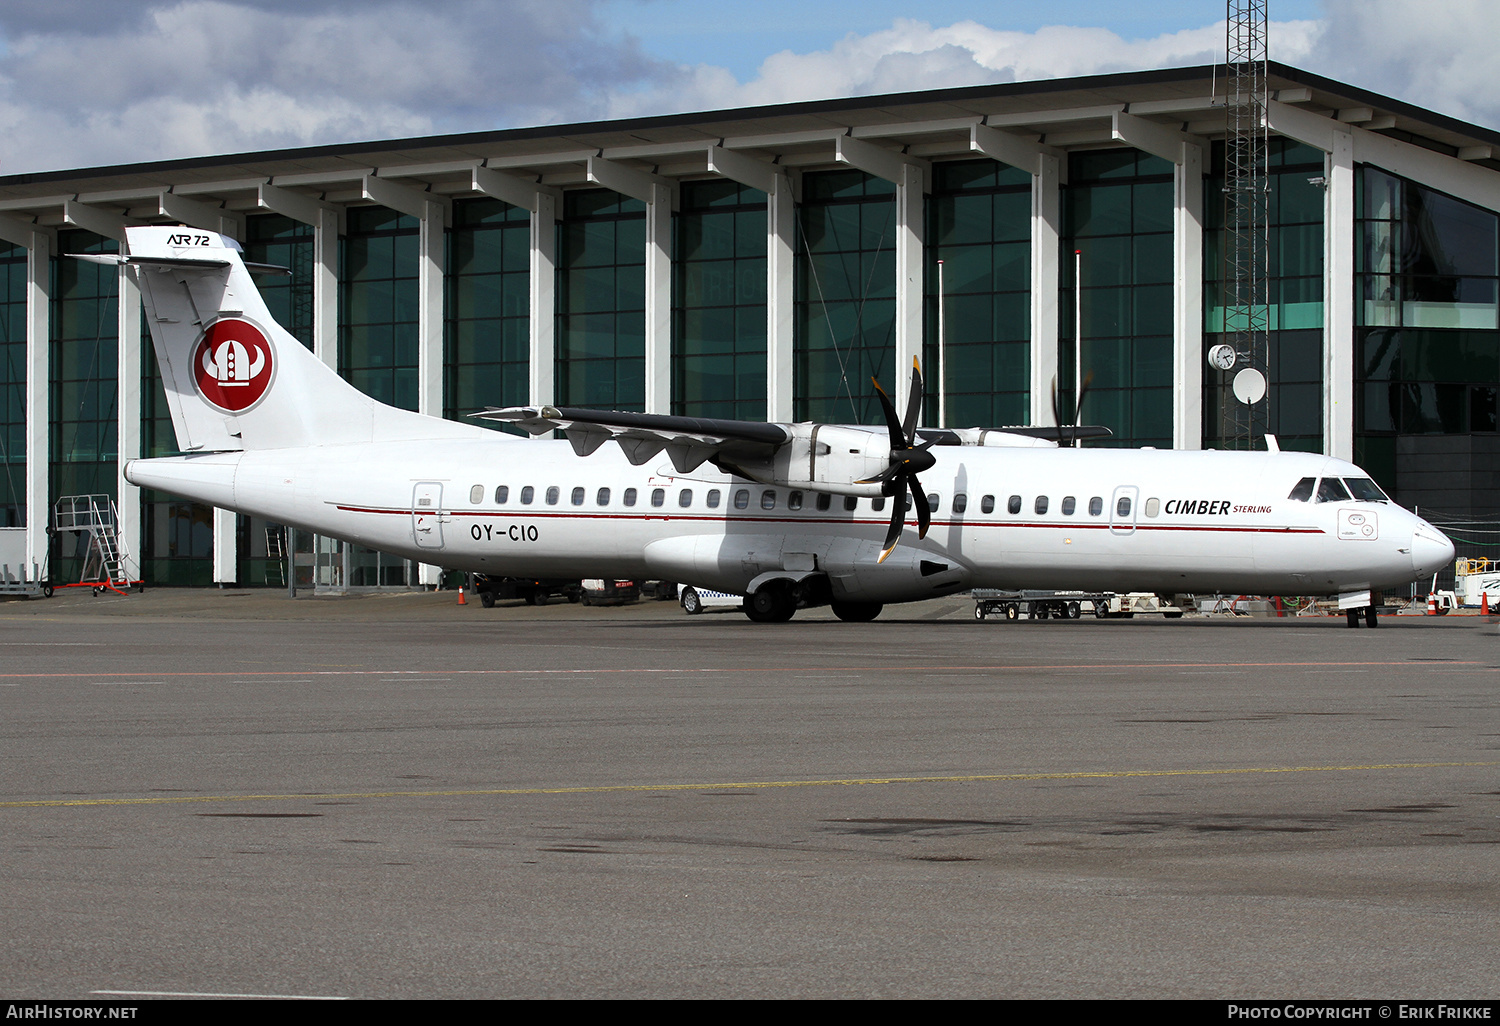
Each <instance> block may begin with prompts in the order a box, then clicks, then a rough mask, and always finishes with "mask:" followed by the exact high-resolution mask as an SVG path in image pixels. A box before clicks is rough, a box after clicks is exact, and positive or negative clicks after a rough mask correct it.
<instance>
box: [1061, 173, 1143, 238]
mask: <svg viewBox="0 0 1500 1026" xmlns="http://www.w3.org/2000/svg"><path fill="white" fill-rule="evenodd" d="M1064 205H1065V206H1066V208H1067V214H1068V219H1067V224H1068V230H1067V234H1068V235H1070V236H1073V237H1087V236H1095V235H1124V234H1127V233H1128V232H1129V231H1130V186H1129V185H1092V186H1083V187H1076V188H1075V187H1071V186H1070V187H1069V188H1068V189H1067V190H1066V192H1065V193H1064Z"/></svg>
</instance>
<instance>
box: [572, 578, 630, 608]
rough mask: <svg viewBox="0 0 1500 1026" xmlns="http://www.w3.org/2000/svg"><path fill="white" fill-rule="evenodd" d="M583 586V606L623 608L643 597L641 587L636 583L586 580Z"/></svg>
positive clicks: (595, 579) (597, 579) (596, 579)
mask: <svg viewBox="0 0 1500 1026" xmlns="http://www.w3.org/2000/svg"><path fill="white" fill-rule="evenodd" d="M582 584H583V604H584V605H586V606H623V605H627V604H629V603H631V602H637V601H639V600H640V597H641V586H640V584H639V583H638V582H636V581H616V580H601V579H599V578H584V580H583V582H582Z"/></svg>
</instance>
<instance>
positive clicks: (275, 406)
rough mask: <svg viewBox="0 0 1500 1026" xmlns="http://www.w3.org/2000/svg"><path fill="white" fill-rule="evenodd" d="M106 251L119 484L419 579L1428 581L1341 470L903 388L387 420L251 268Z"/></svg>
mask: <svg viewBox="0 0 1500 1026" xmlns="http://www.w3.org/2000/svg"><path fill="white" fill-rule="evenodd" d="M126 235H127V247H128V253H127V254H126V255H120V256H94V257H92V258H91V259H94V260H102V261H109V262H123V263H124V264H126V266H127V267H128V268H129V270H130V272H131V273H132V274H133V275H134V277H135V280H136V281H137V283H138V284H139V286H140V290H141V294H142V297H143V299H144V302H145V307H146V313H147V317H148V319H149V323H150V326H151V336H152V341H153V343H154V344H155V347H156V356H157V360H158V362H159V363H160V366H161V372H162V376H163V378H164V383H165V386H166V397H167V402H168V405H169V406H170V407H171V411H172V425H173V427H174V428H175V430H176V433H177V442H178V445H179V447H180V448H181V450H182V453H183V454H182V455H179V456H171V457H165V458H160V459H137V460H132V461H130V463H128V464H127V466H126V468H125V476H126V478H127V479H128V480H130V481H131V482H133V483H134V484H137V485H141V486H145V487H150V488H159V489H161V490H163V491H166V492H170V493H173V494H176V495H180V496H183V497H185V498H188V499H192V500H195V501H198V502H204V503H210V504H212V505H214V506H219V507H222V508H225V509H232V510H237V511H239V512H241V513H248V514H253V515H256V516H261V517H265V518H267V519H269V520H273V521H278V522H281V523H285V524H290V525H292V526H295V527H298V528H301V529H305V530H309V531H315V532H318V533H320V534H327V535H332V536H334V537H338V538H343V539H346V540H348V541H351V542H357V543H359V544H361V545H367V546H370V547H372V548H376V549H380V550H382V551H385V552H390V553H397V554H400V555H402V556H405V557H407V558H410V559H415V560H419V561H421V562H424V563H429V564H436V565H440V566H443V567H447V568H451V569H456V570H463V571H468V572H472V573H478V574H485V575H508V576H537V577H563V576H567V577H580V576H588V577H599V576H605V577H610V576H613V577H627V578H637V577H641V578H659V579H663V580H671V581H679V582H682V583H685V584H692V585H695V586H699V587H704V588H711V589H715V590H718V591H727V592H734V593H739V594H744V595H746V596H747V598H746V600H745V607H744V608H745V613H746V614H747V615H748V616H749V617H750V619H752V620H756V621H760V622H775V621H782V620H787V619H789V618H790V617H791V616H792V615H793V613H794V612H795V611H796V610H797V608H799V607H800V606H808V605H822V604H827V605H830V606H831V607H832V608H833V612H834V613H835V614H837V615H838V616H839V617H840V618H842V619H845V620H870V619H873V618H874V617H875V616H877V615H879V613H880V610H881V608H882V605H883V604H885V603H892V602H910V601H914V600H917V599H924V598H931V597H934V596H940V595H948V594H952V593H954V592H958V591H962V590H965V589H969V588H974V587H997V588H1037V589H1047V588H1070V589H1078V588H1084V589H1098V590H1116V591H1130V590H1153V591H1159V592H1167V593H1194V592H1232V593H1248V594H1258V595H1273V594H1288V595H1320V594H1321V595H1328V594H1337V595H1338V596H1339V597H1340V606H1341V608H1344V609H1346V610H1347V611H1348V614H1349V622H1350V624H1351V626H1352V625H1356V624H1357V623H1358V616H1357V614H1358V613H1359V612H1361V611H1363V612H1364V618H1365V620H1366V622H1367V623H1369V624H1370V625H1371V626H1374V624H1375V616H1374V608H1373V605H1372V602H1371V596H1370V593H1371V592H1372V591H1373V590H1378V589H1382V588H1392V587H1397V586H1401V585H1405V584H1407V583H1408V582H1410V581H1412V580H1414V579H1417V578H1421V577H1426V576H1429V575H1431V574H1432V573H1434V572H1435V571H1436V570H1437V569H1438V568H1440V567H1441V566H1443V565H1444V564H1445V563H1447V562H1448V561H1449V560H1451V559H1452V558H1453V545H1452V543H1451V542H1449V540H1448V539H1447V538H1446V537H1445V536H1444V535H1443V534H1442V533H1441V532H1439V531H1438V530H1436V529H1435V528H1433V527H1432V526H1431V525H1429V524H1427V523H1426V522H1425V521H1423V520H1422V519H1420V518H1419V517H1417V516H1414V515H1413V514H1412V513H1410V512H1408V511H1406V510H1404V509H1402V508H1401V507H1399V506H1397V505H1396V504H1395V503H1393V502H1391V501H1389V500H1388V499H1387V498H1386V496H1385V495H1384V494H1383V493H1382V492H1381V490H1380V489H1379V488H1378V487H1377V486H1376V485H1375V483H1374V482H1373V481H1372V480H1371V479H1370V477H1369V475H1368V474H1366V473H1365V472H1364V471H1362V470H1360V469H1359V468H1358V467H1356V466H1354V465H1353V464H1351V463H1345V462H1344V461H1342V460H1336V459H1330V458H1328V457H1326V456H1318V455H1311V454H1307V453H1291V452H1285V453H1283V452H1277V451H1271V452H1216V451H1201V452H1183V451H1156V450H1151V449H1143V450H1131V449H1076V448H1071V447H1068V448H1060V447H1058V446H1057V445H1056V444H1055V443H1053V442H1051V441H1048V440H1046V439H1045V438H1043V437H1039V436H1040V435H1041V434H1042V432H1041V431H1040V429H1030V433H1027V431H1026V430H1025V429H1023V430H1021V431H1016V430H1014V429H1012V430H1010V431H997V430H980V429H967V430H962V431H953V430H934V429H924V428H919V427H917V424H916V422H917V418H918V416H919V414H920V407H921V398H922V386H921V377H920V374H918V373H916V372H915V371H914V373H913V380H912V387H911V391H910V395H909V401H908V406H907V410H906V414H905V417H904V419H903V418H900V417H898V414H897V412H896V409H895V407H894V405H893V404H892V402H891V401H890V399H889V398H887V397H886V396H885V393H884V392H881V393H880V396H881V401H882V406H883V408H884V410H885V414H886V420H887V423H886V425H885V426H884V427H859V426H850V425H838V424H766V423H752V422H745V421H727V420H700V419H696V418H687V417H670V416H658V415H651V414H630V413H603V412H598V411H590V410H580V409H568V408H561V409H560V408H556V407H551V406H543V407H540V408H536V409H503V410H497V409H491V410H489V411H486V412H485V413H483V414H480V416H485V417H489V418H492V419H496V420H501V421H507V422H510V423H512V424H516V425H519V426H520V427H522V428H524V429H526V430H528V431H530V432H532V433H533V434H538V435H540V434H550V433H552V432H554V431H556V430H559V429H560V430H561V431H562V432H563V433H564V434H565V436H566V437H567V441H561V440H557V441H553V440H541V439H531V440H528V439H524V438H519V437H516V436H513V435H508V434H504V433H500V432H495V431H491V430H486V429H484V428H482V427H479V426H477V425H473V424H464V423H456V422H453V421H448V420H442V419H439V418H436V417H428V416H423V415H420V414H416V413H412V412H409V411H406V410H398V409H394V408H392V407H389V406H385V405H383V404H381V403H378V402H376V401H375V400H373V399H371V398H370V397H368V396H366V395H364V394H362V393H361V392H359V391H358V390H357V389H355V388H354V387H353V386H351V385H349V384H348V383H346V382H345V381H344V380H343V379H341V378H340V377H339V376H338V375H337V374H335V373H334V372H333V371H332V370H330V369H329V368H328V367H326V366H325V365H324V364H323V363H321V362H320V361H319V360H317V359H316V358H315V357H314V356H313V355H312V354H311V353H310V352H308V351H307V349H305V348H304V347H303V346H302V345H301V343H299V342H298V341H297V340H296V339H295V338H293V337H292V335H291V334H289V333H288V332H287V331H286V330H284V329H283V328H282V327H281V326H280V325H278V324H276V323H275V321H273V320H272V319H271V316H270V314H269V312H268V311H267V309H266V305H265V303H264V301H263V300H262V299H261V296H260V293H259V292H258V291H257V289H256V287H255V284H254V282H253V280H252V277H251V272H252V270H256V271H259V270H267V269H266V268H259V267H257V266H256V265H250V266H248V267H247V265H246V263H245V262H244V260H243V258H242V256H241V252H240V248H239V246H238V244H237V243H235V242H234V241H233V240H231V239H228V238H225V237H222V236H219V235H217V234H213V233H210V232H202V231H195V230H192V229H186V228H162V227H147V228H129V229H126ZM877 387H878V386H877ZM1049 430H1054V429H1049ZM606 442H614V443H615V444H614V445H610V446H606V445H605V443H606ZM918 475H920V478H919V476H918ZM928 489H931V490H930V491H929V490H928ZM908 493H909V494H910V499H908V498H907V496H908ZM887 507H889V508H887ZM909 510H910V511H912V512H914V513H915V520H916V523H915V524H908V523H907V519H908V517H907V514H908V511H909Z"/></svg>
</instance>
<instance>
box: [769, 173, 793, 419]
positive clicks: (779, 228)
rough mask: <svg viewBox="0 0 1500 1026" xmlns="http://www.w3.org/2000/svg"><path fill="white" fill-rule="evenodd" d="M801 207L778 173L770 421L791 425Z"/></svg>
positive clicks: (772, 194) (773, 212) (772, 200)
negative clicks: (794, 324) (794, 299)
mask: <svg viewBox="0 0 1500 1026" xmlns="http://www.w3.org/2000/svg"><path fill="white" fill-rule="evenodd" d="M796 240H797V207H796V203H795V202H794V197H793V194H792V181H791V179H790V178H788V177H787V176H786V175H785V174H777V175H776V176H775V177H774V178H773V179H772V181H771V189H770V191H769V192H767V193H766V419H767V420H770V421H775V422H781V423H788V422H790V421H791V420H792V418H793V416H794V413H793V410H794V403H793V393H792V387H793V382H792V361H793V343H792V339H793V333H794V328H793V323H794V322H793V316H794V313H795V307H794V303H793V298H794V296H795V295H796V290H795V287H794V282H795V274H796Z"/></svg>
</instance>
